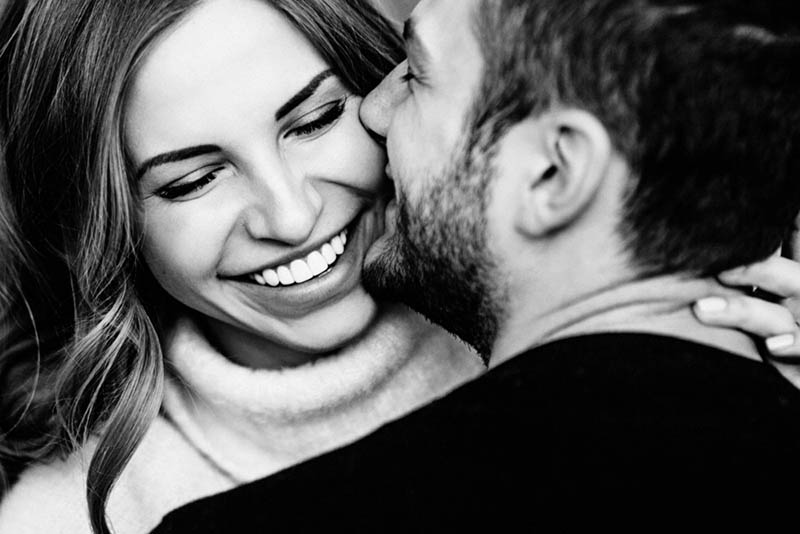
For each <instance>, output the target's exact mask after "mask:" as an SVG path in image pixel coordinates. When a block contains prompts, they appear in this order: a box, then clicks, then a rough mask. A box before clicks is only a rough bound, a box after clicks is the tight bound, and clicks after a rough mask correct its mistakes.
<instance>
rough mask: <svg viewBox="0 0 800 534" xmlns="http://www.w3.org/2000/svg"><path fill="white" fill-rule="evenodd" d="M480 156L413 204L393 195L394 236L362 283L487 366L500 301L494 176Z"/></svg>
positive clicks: (458, 162)
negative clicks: (490, 234) (491, 222)
mask: <svg viewBox="0 0 800 534" xmlns="http://www.w3.org/2000/svg"><path fill="white" fill-rule="evenodd" d="M480 152H482V154H481V155H480V156H479V157H478V158H477V159H478V162H477V163H475V160H472V159H471V158H470V157H469V155H468V153H467V154H464V153H462V155H461V156H460V157H458V158H456V159H455V161H454V162H453V163H451V165H450V166H449V167H448V168H447V170H446V171H445V172H444V173H443V175H442V176H439V177H436V178H433V179H431V180H428V181H426V182H424V183H426V184H428V185H427V186H426V187H423V188H422V190H421V191H418V195H417V196H416V198H417V202H415V203H412V202H409V201H408V199H407V197H405V196H404V195H402V194H399V195H398V198H397V204H398V206H397V207H398V211H397V213H398V215H397V221H396V223H397V224H396V230H395V233H394V234H393V235H392V236H390V238H389V239H387V240H386V242H385V243H383V244H381V245H378V246H381V247H382V248H383V250H381V252H380V255H379V256H378V257H377V258H376V259H375V260H374V261H372V262H370V263H369V264H367V265H366V266H365V268H364V279H363V281H364V287H365V288H366V289H367V291H369V292H370V293H372V295H373V296H375V297H376V298H378V299H385V300H394V301H400V302H403V303H404V304H407V305H408V306H410V307H411V308H413V309H414V310H416V311H418V312H419V313H421V314H422V315H424V316H425V317H426V318H428V319H429V320H431V321H432V322H434V323H437V324H439V325H441V326H442V327H443V328H445V329H446V330H448V331H449V332H451V333H453V334H454V335H456V336H458V337H459V338H461V339H462V340H464V341H465V342H467V343H469V344H470V345H472V347H474V348H475V350H476V351H478V353H479V354H480V355H481V356H482V357H483V359H484V361H485V362H488V361H489V356H490V354H491V350H492V347H493V345H494V341H495V339H496V338H497V334H498V330H499V327H500V322H501V319H502V316H503V312H504V309H503V306H502V304H501V303H503V302H506V299H505V291H504V290H503V284H502V282H501V279H500V276H499V275H500V270H499V269H498V268H497V267H496V265H495V263H494V261H493V259H492V257H491V254H490V252H489V249H488V247H487V217H486V207H487V204H488V199H489V186H490V184H491V183H492V182H493V178H494V169H493V167H492V165H491V158H490V157H489V156H488V154H487V153H486V152H485V151H480ZM473 153H474V152H473ZM401 193H402V191H401Z"/></svg>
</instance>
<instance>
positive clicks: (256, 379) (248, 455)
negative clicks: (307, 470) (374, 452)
mask: <svg viewBox="0 0 800 534" xmlns="http://www.w3.org/2000/svg"><path fill="white" fill-rule="evenodd" d="M165 354H166V357H167V359H168V361H169V364H170V368H171V371H172V372H171V375H172V376H171V378H170V379H169V380H168V384H167V390H166V394H165V401H164V410H165V412H166V415H167V416H168V417H169V418H170V419H171V420H172V421H173V422H174V423H175V424H176V426H177V427H178V428H179V429H180V430H181V432H183V434H184V435H185V436H186V438H187V439H188V440H189V441H190V442H192V444H193V445H194V446H195V447H196V448H197V449H198V450H199V451H200V452H201V453H202V454H203V455H204V456H205V457H206V458H207V459H208V460H209V461H210V462H212V463H213V464H214V465H215V466H216V467H217V468H218V469H219V470H220V471H222V472H223V473H225V474H226V475H227V476H229V477H230V478H231V479H233V480H234V481H237V482H244V481H248V480H254V479H257V478H261V477H263V476H266V475H268V474H270V473H273V472H275V471H277V470H280V469H283V468H285V467H288V466H289V465H292V464H294V463H297V462H299V461H302V460H304V459H307V458H309V457H312V456H315V455H317V454H320V453H322V452H325V451H327V450H330V449H333V448H336V447H339V446H342V445H344V444H346V443H349V442H351V441H354V440H356V439H358V438H360V437H362V436H364V435H366V434H367V433H369V432H371V431H372V430H374V429H376V428H377V427H378V426H380V425H381V424H382V423H384V422H386V421H389V420H392V419H395V418H397V417H399V416H401V415H403V414H405V413H407V412H408V411H410V410H412V409H414V408H417V407H419V406H422V405H424V404H426V403H428V402H430V401H431V400H433V399H435V398H437V397H439V396H442V395H444V394H445V393H447V392H449V391H450V390H452V389H453V388H454V387H456V386H458V385H460V384H462V383H464V382H466V381H467V380H470V379H472V378H474V377H476V376H477V375H478V374H480V373H481V372H482V370H483V368H482V366H481V364H480V361H479V359H478V358H477V356H475V355H474V354H473V353H471V352H470V351H468V349H467V348H466V347H465V346H464V345H463V344H461V343H459V342H458V341H456V340H454V339H453V338H452V337H451V336H449V335H448V334H447V333H445V332H444V331H443V330H441V329H440V328H438V327H435V326H432V325H430V324H428V323H427V322H425V321H424V320H423V319H422V318H421V317H420V316H419V315H417V314H415V313H413V312H411V311H410V310H408V309H407V308H405V307H402V306H399V305H393V306H390V307H387V308H386V309H385V310H384V311H383V312H382V313H381V314H380V316H379V317H378V319H377V320H376V322H375V323H374V324H373V326H372V327H371V328H370V330H369V331H368V332H367V333H366V334H365V335H364V336H362V337H361V338H360V339H359V340H358V341H356V342H355V343H353V344H351V345H349V346H348V347H346V348H344V349H342V350H340V351H338V352H337V353H336V354H334V355H332V356H330V357H327V358H324V359H320V360H317V361H315V362H313V363H309V364H306V365H303V366H300V367H294V368H288V369H284V370H266V369H259V370H254V369H250V368H246V367H242V366H240V365H237V364H235V363H233V362H232V361H231V360H230V359H228V358H226V357H225V356H224V355H222V354H220V353H219V352H218V351H217V350H216V349H215V348H214V347H213V346H212V345H211V344H210V343H209V342H208V340H207V338H206V337H205V336H204V335H203V333H202V332H201V330H200V329H199V327H198V326H197V324H196V323H195V322H194V321H192V320H191V319H189V318H182V319H180V320H179V321H178V322H177V323H176V324H175V326H174V328H173V329H172V330H171V332H170V334H169V335H168V336H167V339H166V340H165Z"/></svg>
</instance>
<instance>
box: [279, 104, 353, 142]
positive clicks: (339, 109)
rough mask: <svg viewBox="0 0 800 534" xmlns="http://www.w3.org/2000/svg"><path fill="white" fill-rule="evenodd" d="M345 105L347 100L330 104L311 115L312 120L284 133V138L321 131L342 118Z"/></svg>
mask: <svg viewBox="0 0 800 534" xmlns="http://www.w3.org/2000/svg"><path fill="white" fill-rule="evenodd" d="M346 105H347V98H343V99H341V100H339V101H338V102H335V103H332V104H330V105H329V106H327V107H326V108H324V110H322V111H320V112H318V113H313V114H312V116H313V118H312V119H311V120H309V121H307V122H304V123H303V124H301V125H299V126H296V127H294V128H292V129H291V130H289V131H288V132H286V134H285V135H284V137H289V136H300V137H302V136H305V135H310V134H312V133H314V132H316V131H318V130H322V129H323V128H325V127H326V126H329V125H331V124H333V123H334V122H336V120H337V119H339V117H341V116H342V114H343V113H344V109H345V106H346Z"/></svg>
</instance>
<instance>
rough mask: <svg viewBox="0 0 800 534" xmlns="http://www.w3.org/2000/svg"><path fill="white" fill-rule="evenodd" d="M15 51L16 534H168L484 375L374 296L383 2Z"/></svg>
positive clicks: (56, 33)
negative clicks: (365, 282)
mask: <svg viewBox="0 0 800 534" xmlns="http://www.w3.org/2000/svg"><path fill="white" fill-rule="evenodd" d="M2 37H3V42H8V43H9V45H8V46H7V47H6V49H5V53H4V54H3V59H2V72H3V77H4V82H5V87H6V93H4V95H3V99H4V100H3V102H2V106H0V109H1V110H2V115H0V116H1V117H2V126H3V135H4V136H5V138H4V141H5V146H6V157H5V160H6V164H7V167H8V168H7V178H8V179H7V183H4V184H3V187H4V191H2V193H3V195H4V197H5V198H7V199H8V203H9V206H8V211H7V213H9V214H11V215H12V216H11V217H10V220H9V221H7V223H8V226H9V230H8V232H7V235H6V237H5V238H6V239H7V240H8V243H4V246H5V247H6V248H5V250H4V254H5V252H6V251H8V253H9V255H10V256H9V257H10V258H11V259H10V260H9V261H8V262H7V264H6V265H5V266H4V269H7V270H8V272H7V273H4V274H6V276H5V277H4V280H5V281H6V282H5V283H8V281H15V282H18V284H17V285H16V286H14V287H6V288H4V289H5V291H6V293H7V295H8V303H7V304H6V305H5V306H4V307H3V309H4V310H5V313H6V314H7V315H6V316H5V317H4V321H3V334H2V335H3V338H2V339H3V344H4V347H3V356H2V361H1V362H0V365H1V366H2V367H0V373H1V374H2V377H3V380H4V384H3V388H4V397H3V406H2V410H1V411H0V417H2V431H3V433H4V435H5V436H4V443H3V446H4V449H6V451H5V452H6V454H7V455H8V456H10V457H11V462H10V465H11V466H12V468H14V464H16V466H21V465H26V466H28V469H27V470H26V471H25V473H23V475H22V476H21V478H20V480H19V481H18V482H17V483H16V485H15V486H14V488H13V491H12V492H11V493H10V494H9V495H8V496H7V498H6V500H5V501H4V502H3V505H2V508H0V531H3V532H5V531H6V530H7V531H9V532H18V533H24V532H41V531H49V530H50V529H51V528H52V525H53V524H54V523H55V522H57V524H58V525H59V528H60V530H61V531H62V532H87V531H88V530H89V528H90V527H89V525H90V524H91V528H92V529H94V531H95V532H108V531H109V527H108V524H107V520H106V514H107V515H108V517H109V519H110V523H111V524H112V525H113V526H114V528H115V531H116V532H120V533H127V532H147V531H148V530H149V529H150V528H152V527H153V526H155V524H157V523H158V521H159V520H160V518H161V517H162V516H163V514H165V513H166V512H168V511H169V510H171V509H173V508H175V507H177V506H180V505H181V504H183V503H185V502H188V501H190V500H193V499H197V498H200V497H202V496H204V495H209V494H212V493H216V492H219V491H223V490H225V489H228V488H230V487H233V486H235V485H237V484H240V483H242V482H245V481H247V480H251V479H255V478H259V477H262V476H266V475H268V474H270V473H272V472H274V471H276V470H279V469H281V468H283V467H286V466H288V465H291V464H292V463H296V462H298V461H301V460H303V459H305V458H308V457H310V456H313V455H316V454H318V453H320V452H322V451H324V450H327V449H330V448H333V447H336V446H339V445H342V444H344V443H346V442H348V441H351V440H354V439H357V438H358V437H360V436H362V435H364V434H365V433H367V432H369V431H370V430H372V429H374V428H375V427H376V426H377V425H379V424H380V423H381V422H383V421H386V420H389V419H391V418H394V417H397V416H399V415H400V414H402V413H404V412H406V411H408V410H410V409H413V408H414V407H415V406H418V405H420V404H423V403H425V402H427V401H429V400H431V399H432V398H435V397H436V396H439V395H442V394H444V393H446V392H447V391H449V390H450V389H452V388H453V387H455V386H456V385H458V384H459V383H462V382H463V381H465V380H468V379H470V378H472V377H474V376H475V375H476V374H477V373H479V372H480V370H481V367H480V365H479V363H478V361H477V359H476V358H475V357H473V356H471V355H468V354H467V353H466V351H465V349H464V348H463V347H462V346H461V345H459V344H457V343H455V342H453V340H452V339H451V338H449V337H448V336H446V335H445V334H443V333H442V332H441V331H439V330H437V329H435V328H433V327H431V326H428V325H426V324H425V323H424V322H422V321H421V320H420V319H419V318H418V317H416V316H414V315H413V314H411V313H409V312H408V311H407V310H405V309H402V308H398V307H392V306H384V307H379V306H378V305H376V303H375V302H374V301H372V300H371V299H370V298H369V297H368V296H367V295H366V294H365V293H364V292H363V289H362V288H361V286H360V282H359V277H358V274H359V271H360V266H361V260H362V259H363V254H364V252H365V251H366V249H367V248H368V246H369V244H370V243H371V241H372V240H374V239H375V238H376V237H377V236H378V235H379V234H380V232H381V221H382V213H381V211H382V206H383V202H384V201H385V194H386V192H385V191H384V188H383V182H382V172H383V166H384V164H385V161H384V156H383V154H382V151H381V149H380V147H379V146H378V145H376V144H375V142H374V141H373V140H372V139H371V138H370V137H369V136H368V135H367V134H366V133H365V132H364V130H363V129H362V128H361V126H360V123H359V121H358V103H359V101H360V96H361V95H363V94H364V93H365V92H366V91H367V90H369V89H370V88H371V87H372V86H374V85H375V84H376V83H377V81H378V80H379V79H380V77H381V76H382V75H383V74H384V73H386V72H388V71H389V70H390V69H391V67H392V65H393V64H394V63H395V62H397V61H398V60H399V59H400V58H401V50H400V45H399V42H398V40H397V38H396V37H395V36H394V35H393V34H392V32H391V30H390V28H389V26H388V25H387V24H386V23H385V22H384V21H383V20H382V19H381V18H380V17H379V16H377V14H376V13H375V12H374V11H373V10H372V9H371V8H370V6H369V5H368V4H367V3H365V2H363V1H352V0H351V1H348V2H334V1H332V0H316V1H309V0H302V1H301V0H294V1H293V0H272V1H269V2H267V1H264V0H204V1H197V0H128V1H126V2H116V1H111V0H108V1H102V2H101V1H98V0H74V1H71V2H61V1H55V0H54V1H41V2H33V3H27V2H22V1H20V2H15V3H13V4H12V6H11V8H10V13H9V14H8V16H7V19H6V21H5V24H4V27H3V32H2ZM4 257H5V256H4ZM9 387H11V388H12V389H10V390H9V389H5V388H9ZM6 392H7V393H6ZM129 461H130V463H128V462H129ZM126 464H127V466H126ZM123 469H124V471H123ZM120 475H121V476H120ZM118 478H119V480H118V482H117V483H116V486H115V487H114V491H113V492H112V491H111V490H112V486H114V485H115V482H116V481H117V479H118ZM84 487H85V488H86V497H85V498H84V497H83V496H81V492H82V491H83V490H82V488H84ZM84 499H88V506H89V516H88V517H84V515H85V514H84V513H83V512H82V510H83V509H84V508H85V500H84ZM265 505H268V504H267V503H265ZM311 506H312V507H313V504H312V505H311ZM32 511H33V512H32Z"/></svg>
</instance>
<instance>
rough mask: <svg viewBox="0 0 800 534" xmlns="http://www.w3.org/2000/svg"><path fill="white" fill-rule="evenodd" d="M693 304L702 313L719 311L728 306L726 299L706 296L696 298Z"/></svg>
mask: <svg viewBox="0 0 800 534" xmlns="http://www.w3.org/2000/svg"><path fill="white" fill-rule="evenodd" d="M695 305H696V306H697V310H698V311H700V312H702V313H719V312H721V311H725V308H727V307H728V301H727V300H725V299H724V298H721V297H707V298H704V299H700V300H698V301H697V302H696V303H695Z"/></svg>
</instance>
